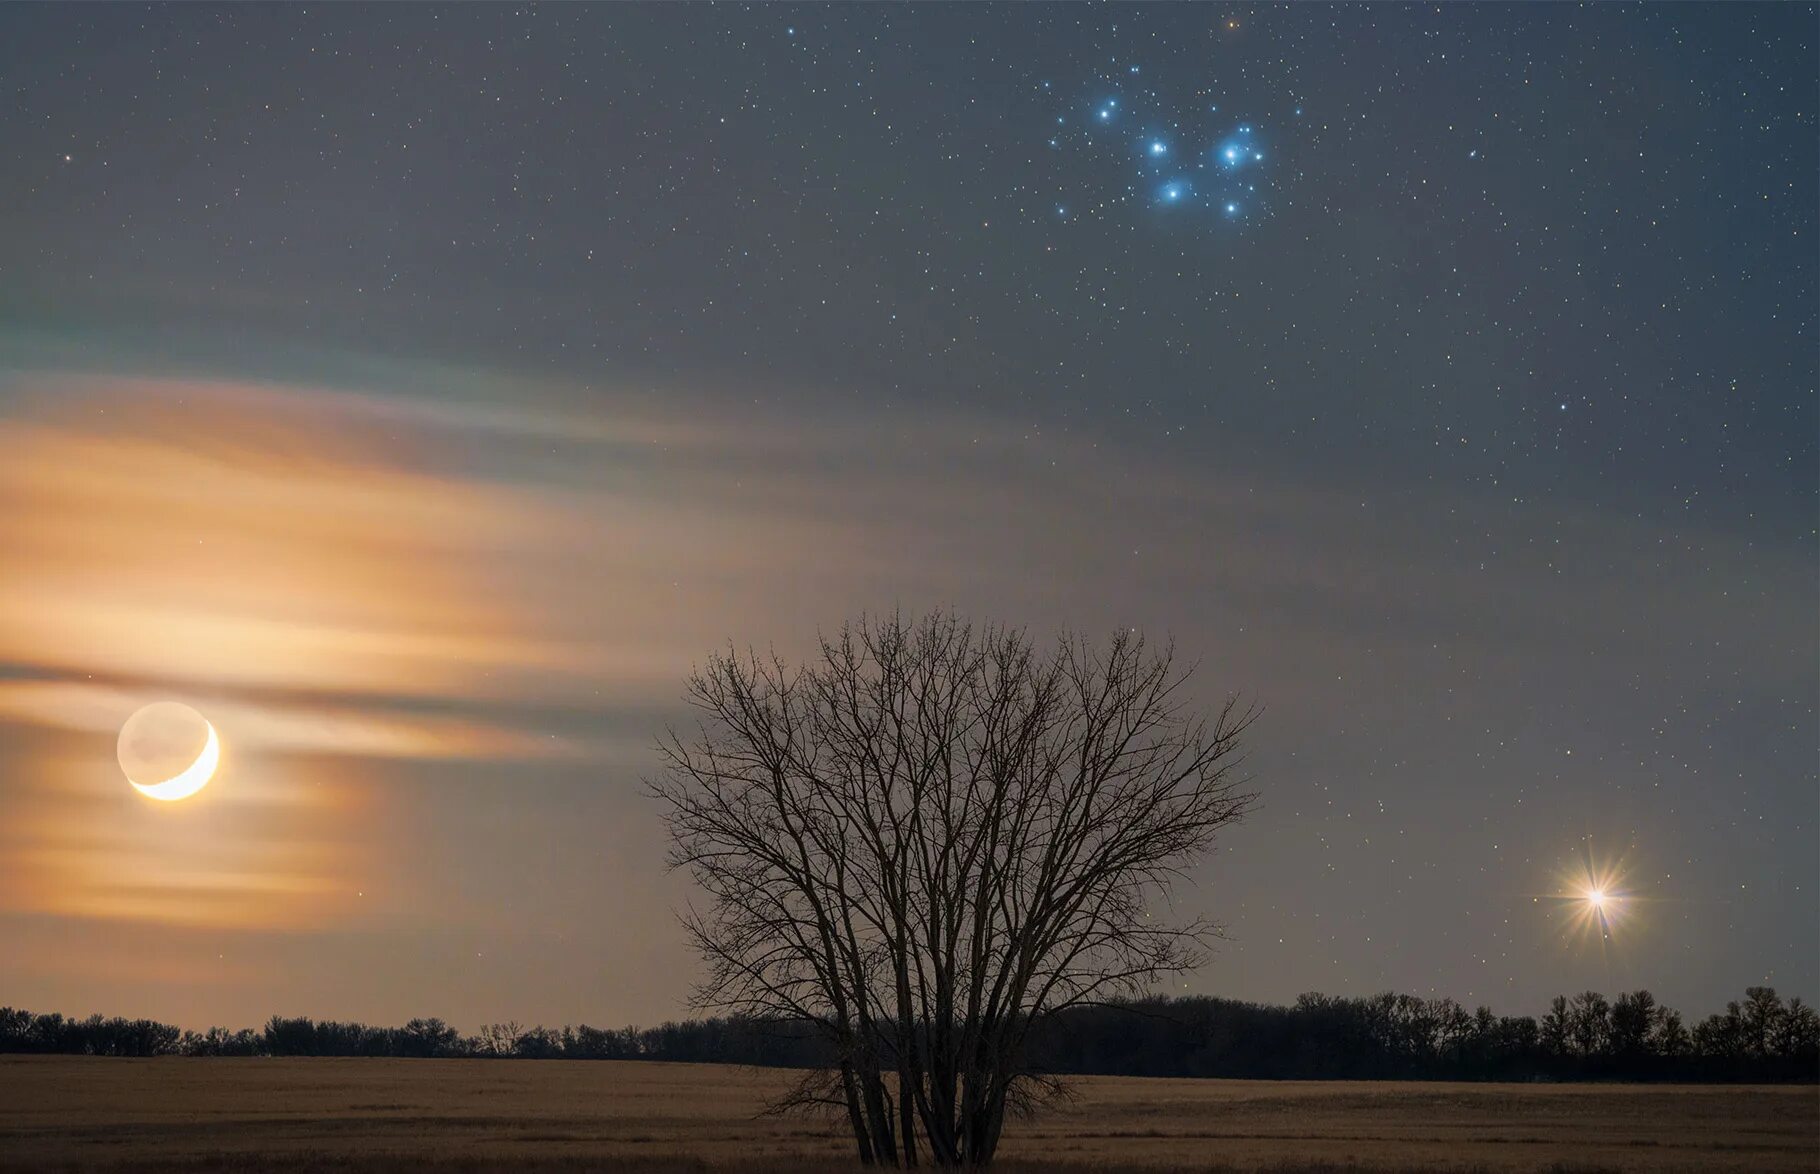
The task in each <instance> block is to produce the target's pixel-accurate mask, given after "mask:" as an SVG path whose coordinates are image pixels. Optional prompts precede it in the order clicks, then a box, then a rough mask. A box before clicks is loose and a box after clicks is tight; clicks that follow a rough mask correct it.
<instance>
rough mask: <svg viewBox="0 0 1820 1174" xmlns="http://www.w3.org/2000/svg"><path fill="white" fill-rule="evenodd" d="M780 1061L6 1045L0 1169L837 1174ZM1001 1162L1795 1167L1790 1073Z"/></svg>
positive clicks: (1113, 1086) (1409, 1092)
mask: <svg viewBox="0 0 1820 1174" xmlns="http://www.w3.org/2000/svg"><path fill="white" fill-rule="evenodd" d="M789 1080H790V1074H789V1073H786V1072H777V1071H764V1070H749V1069H742V1068H732V1067H724V1066H718V1065H685V1064H651V1063H636V1064H634V1063H613V1062H606V1061H602V1062H572V1061H512V1060H496V1061H487V1060H330V1059H324V1060H304V1059H283V1060H272V1059H182V1058H170V1059H157V1060H116V1059H90V1058H82V1057H56V1056H45V1057H36V1056H33V1057H0V1169H4V1170H58V1169H66V1170H68V1169H84V1170H87V1169H95V1170H120V1169H148V1168H149V1169H165V1170H174V1169H207V1170H218V1171H228V1170H253V1169H282V1170H289V1171H302V1170H324V1171H328V1170H333V1171H366V1170H373V1171H378V1170H394V1169H409V1170H457V1169H460V1170H480V1169H495V1168H511V1169H514V1170H521V1171H545V1170H547V1171H556V1170H588V1169H599V1170H607V1171H628V1172H631V1171H637V1172H639V1174H663V1172H667V1171H672V1170H675V1171H682V1170H701V1169H715V1168H741V1169H744V1168H758V1169H764V1170H769V1171H777V1172H782V1171H785V1170H844V1169H846V1168H848V1157H849V1155H850V1152H851V1151H850V1149H849V1143H848V1141H847V1139H846V1138H845V1137H843V1136H842V1134H841V1132H840V1131H839V1130H838V1129H837V1128H836V1127H835V1126H836V1124H837V1123H836V1122H833V1121H822V1120H802V1119H786V1120H778V1119H774V1118H756V1117H755V1114H756V1113H758V1111H759V1110H760V1108H761V1107H762V1105H763V1103H764V1100H765V1098H766V1097H767V1096H768V1095H770V1094H771V1093H773V1092H775V1091H776V1090H777V1089H779V1088H780V1087H782V1086H783V1085H785V1084H787V1083H788V1082H789ZM1075 1087H1076V1092H1077V1096H1076V1097H1075V1098H1074V1099H1072V1100H1071V1101H1068V1102H1065V1103H1063V1104H1061V1105H1059V1106H1057V1107H1055V1108H1052V1109H1050V1110H1049V1111H1047V1112H1044V1113H1043V1114H1042V1115H1040V1116H1039V1117H1037V1118H1035V1119H1033V1120H1030V1121H1025V1122H1019V1123H1017V1124H1016V1125H1014V1126H1013V1128H1012V1131H1011V1132H1010V1134H1009V1137H1008V1140H1007V1141H1006V1144H1005V1148H1004V1157H1005V1159H1006V1163H1005V1164H1006V1165H1007V1166H1008V1167H1010V1168H1013V1169H1024V1170H1035V1169H1041V1170H1056V1169H1075V1168H1078V1169H1083V1170H1085V1169H1093V1170H1102V1171H1105V1170H1149V1171H1161V1170H1209V1169H1214V1170H1226V1169H1232V1170H1276V1171H1284V1172H1288V1171H1301V1170H1309V1171H1315V1170H1320V1171H1328V1170H1369V1171H1379V1170H1383V1171H1388V1170H1415V1169H1419V1170H1486V1171H1503V1170H1548V1169H1555V1170H1562V1171H1607V1170H1609V1171H1645V1170H1647V1171H1658V1170H1685V1171H1694V1170H1701V1171H1707V1170H1736V1171H1777V1170H1788V1171H1795V1170H1801V1171H1808V1170H1815V1169H1817V1168H1820V1090H1816V1089H1815V1088H1814V1087H1813V1086H1811V1085H1810V1086H1804V1087H1761V1086H1754V1087H1730V1086H1728V1087H1717V1086H1697V1087H1690V1086H1646V1085H1508V1084H1505V1085H1466V1084H1389V1083H1383V1084H1377V1083H1275V1082H1252V1081H1187V1080H1141V1079H1129V1078H1115V1077H1084V1078H1081V1079H1079V1080H1078V1081H1077V1082H1076V1086H1075Z"/></svg>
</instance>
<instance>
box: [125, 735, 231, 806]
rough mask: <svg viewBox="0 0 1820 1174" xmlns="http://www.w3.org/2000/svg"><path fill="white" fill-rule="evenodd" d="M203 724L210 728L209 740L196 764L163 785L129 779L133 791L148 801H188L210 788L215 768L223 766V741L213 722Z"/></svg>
mask: <svg viewBox="0 0 1820 1174" xmlns="http://www.w3.org/2000/svg"><path fill="white" fill-rule="evenodd" d="M203 724H204V725H206V726H208V728H209V740H208V741H207V742H205V743H203V746H202V753H200V754H198V755H197V756H196V761H195V762H192V763H190V764H189V765H188V766H186V767H184V768H183V770H181V771H179V772H178V773H177V774H174V775H172V776H171V777H170V778H168V779H165V780H164V781H163V782H162V783H137V782H133V780H132V779H130V778H129V779H127V780H126V781H127V782H129V783H132V784H133V790H135V791H137V792H139V793H140V794H141V795H144V796H145V797H146V798H148V799H163V800H166V801H169V800H171V799H187V798H189V797H190V796H191V795H194V794H195V793H196V792H197V791H200V790H202V788H204V787H206V786H208V783H209V780H210V779H212V778H214V777H215V768H216V767H217V766H219V765H220V764H221V739H219V738H217V737H216V736H215V725H214V723H213V722H208V721H205V722H203Z"/></svg>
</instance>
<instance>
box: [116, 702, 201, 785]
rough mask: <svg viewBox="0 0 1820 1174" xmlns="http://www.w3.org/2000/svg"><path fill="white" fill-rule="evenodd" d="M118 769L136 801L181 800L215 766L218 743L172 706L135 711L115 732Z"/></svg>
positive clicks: (183, 709)
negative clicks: (142, 798) (139, 797)
mask: <svg viewBox="0 0 1820 1174" xmlns="http://www.w3.org/2000/svg"><path fill="white" fill-rule="evenodd" d="M118 751H119V757H120V769H121V770H122V771H124V772H125V774H126V781H127V782H129V783H131V784H132V785H133V789H134V790H136V791H138V792H139V793H140V794H141V795H144V796H146V797H147V798H151V799H161V800H165V801H167V802H168V801H170V800H175V799H187V798H188V797H189V796H191V795H194V794H195V793H196V792H198V791H200V790H202V788H203V787H205V786H207V785H208V782H209V780H210V779H211V778H213V777H214V776H215V768H216V767H218V766H219V765H220V764H221V739H220V738H219V737H218V736H217V735H216V733H215V727H214V726H212V725H210V724H209V722H208V720H207V719H205V718H204V717H203V716H202V715H201V714H200V713H197V712H196V711H195V710H194V709H191V708H190V707H189V706H187V705H183V704H180V703H179V702H175V701H160V702H157V703H155V704H152V705H148V706H146V707H145V708H143V709H141V710H139V711H138V712H137V713H135V714H133V716H132V717H130V718H128V719H127V720H126V724H125V725H124V726H122V727H121V728H120V743H119V746H118Z"/></svg>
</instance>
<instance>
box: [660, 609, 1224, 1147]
mask: <svg viewBox="0 0 1820 1174" xmlns="http://www.w3.org/2000/svg"><path fill="white" fill-rule="evenodd" d="M1190 671H1191V670H1190V669H1188V668H1186V667H1184V666H1181V665H1179V664H1178V663H1177V662H1176V660H1175V657H1174V654H1173V650H1172V649H1171V648H1169V647H1163V648H1160V649H1158V648H1155V647H1153V646H1151V645H1147V644H1146V643H1145V641H1144V639H1143V638H1142V637H1141V636H1139V635H1137V634H1135V633H1133V632H1129V631H1127V632H1122V633H1119V634H1117V635H1115V636H1114V637H1113V638H1112V640H1111V641H1110V643H1109V644H1107V645H1106V646H1105V647H1103V648H1096V647H1094V646H1092V645H1090V644H1088V643H1086V642H1084V641H1081V640H1077V639H1073V638H1067V637H1064V638H1062V639H1059V640H1058V641H1056V642H1055V644H1053V645H1052V646H1050V647H1049V648H1047V649H1038V648H1037V647H1036V646H1035V645H1033V644H1032V642H1031V641H1030V640H1029V639H1028V638H1027V637H1026V636H1025V635H1024V633H1022V632H1020V631H1016V630H1011V629H1005V628H996V627H994V628H983V629H976V628H974V627H972V626H970V625H967V624H965V623H962V622H961V621H959V620H958V619H956V618H955V617H954V616H952V615H948V614H943V613H936V614H933V615H930V616H927V617H924V618H922V619H920V620H906V619H904V618H902V617H892V618H888V619H878V620H867V619H862V620H860V621H859V622H857V623H854V624H849V625H848V626H847V627H845V628H843V629H842V630H841V632H840V633H839V634H838V635H836V636H834V637H832V638H828V639H824V640H823V642H822V644H821V647H820V650H819V654H818V656H817V657H815V658H814V659H812V660H811V661H810V662H809V663H807V664H805V665H802V666H798V667H791V666H789V665H786V664H785V663H784V662H783V661H781V660H780V659H778V658H777V657H775V656H770V657H759V656H756V655H753V654H747V655H746V656H744V657H741V656H739V655H737V654H735V653H732V652H729V653H728V654H726V655H723V656H717V657H714V658H713V659H711V660H710V661H709V662H708V664H707V665H706V667H704V668H703V669H701V670H699V671H698V672H697V673H696V674H695V675H694V676H692V677H691V679H690V681H689V684H688V699H689V701H690V702H691V703H692V705H693V706H694V707H695V709H696V710H697V712H698V724H697V726H696V728H695V729H694V730H693V731H691V732H690V733H689V734H688V735H687V736H684V735H682V734H679V733H677V732H675V731H672V732H671V733H670V734H669V735H668V736H667V737H666V739H665V740H664V742H663V745H662V753H663V757H664V770H663V772H662V774H661V775H660V776H659V777H658V778H657V779H655V780H653V781H652V783H651V789H652V791H653V792H654V793H655V795H656V796H657V797H658V798H659V799H660V800H661V801H662V803H663V804H664V806H665V808H666V816H667V819H668V822H669V826H670V831H671V835H672V837H673V842H674V849H673V852H672V862H673V864H674V865H675V866H676V867H679V868H682V869H685V870H687V871H688V873H689V874H690V875H691V876H692V877H693V878H694V880H695V882H696V883H697V884H698V885H699V887H700V889H701V891H702V894H703V896H704V898H705V900H704V901H703V903H702V904H701V905H700V906H698V907H692V908H691V909H690V910H689V912H688V914H687V915H686V916H685V923H686V925H687V927H688V930H689V933H690V935H691V937H692V939H693V942H694V945H695V947H696V948H697V950H698V951H699V952H700V954H701V955H702V957H703V958H704V959H705V961H706V963H707V967H708V973H707V977H706V978H705V980H704V981H703V982H702V984H701V986H700V988H699V990H698V992H697V1003H698V1005H699V1006H702V1007H705V1008H714V1009H717V1010H721V1011H731V1012H734V1013H736V1014H741V1015H748V1016H753V1017H756V1018H760V1019H772V1020H787V1021H795V1022H800V1023H807V1024H812V1025H814V1026H815V1027H816V1028H818V1029H819V1030H820V1031H822V1032H823V1033H825V1035H826V1037H827V1038H828V1039H829V1040H830V1041H831V1042H832V1043H833V1045H834V1050H835V1054H836V1055H837V1056H838V1057H839V1060H838V1065H837V1067H836V1068H835V1069H833V1070H831V1071H830V1072H828V1073H826V1074H821V1075H820V1076H817V1077H812V1078H811V1079H810V1080H808V1081H806V1082H805V1083H804V1084H803V1086H802V1087H801V1088H800V1089H799V1090H798V1093H797V1095H796V1096H795V1097H794V1098H792V1100H791V1102H790V1104H796V1105H801V1104H827V1105H830V1106H833V1107H835V1108H836V1109H838V1110H840V1111H843V1112H844V1113H845V1114H846V1117H847V1120H848V1122H849V1124H850V1125H851V1127H852V1130H853V1135H854V1140H855V1143H856V1145H857V1147H858V1150H859V1157H860V1160H861V1161H862V1162H865V1163H874V1162H876V1163H880V1164H885V1165H898V1164H900V1163H901V1164H903V1165H905V1166H914V1165H917V1164H918V1162H919V1161H920V1160H927V1161H929V1162H930V1163H932V1164H934V1165H940V1166H956V1165H962V1164H971V1165H983V1164H985V1163H987V1162H990V1161H991V1160H992V1156H993V1154H994V1152H995V1151H996V1149H997V1147H998V1143H999V1137H1000V1132H1001V1130H1002V1128H1003V1125H1004V1121H1005V1115H1006V1112H1007V1109H1008V1108H1010V1109H1015V1108H1017V1107H1018V1106H1020V1105H1022V1104H1026V1103H1030V1102H1032V1101H1033V1100H1035V1099H1037V1098H1039V1097H1040V1096H1041V1095H1042V1094H1043V1093H1044V1092H1045V1091H1046V1090H1047V1087H1048V1086H1046V1084H1045V1083H1044V1082H1043V1081H1042V1080H1041V1079H1040V1078H1038V1077H1037V1076H1036V1075H1035V1074H1033V1073H1031V1072H1030V1071H1028V1069H1027V1068H1026V1067H1025V1065H1024V1063H1023V1044H1024V1040H1025V1037H1026V1035H1027V1033H1028V1032H1029V1031H1030V1030H1031V1028H1032V1027H1033V1026H1035V1025H1037V1024H1038V1023H1040V1022H1041V1021H1042V1020H1043V1019H1045V1018H1047V1017H1049V1016H1052V1015H1055V1014H1056V1013H1058V1012H1060V1011H1062V1010H1064V1009H1066V1008H1069V1007H1073V1006H1078V1005H1081V1004H1086V1003H1093V1002H1102V1001H1105V1000H1107V999H1108V998H1110V997H1113V996H1116V995H1121V994H1132V993H1137V992H1140V991H1142V990H1144V989H1146V988H1148V987H1149V986H1150V985H1151V984H1152V983H1153V982H1154V981H1155V980H1157V979H1158V978H1160V977H1162V976H1165V975H1168V974H1172V973H1178V972H1181V971H1185V970H1188V969H1191V968H1193V967H1195V966H1197V965H1199V964H1200V962H1201V960H1202V959H1203V957H1204V953H1205V948H1206V946H1207V945H1208V944H1209V943H1210V941H1211V940H1212V939H1213V938H1214V937H1215V936H1217V927H1216V926H1214V925H1213V924H1211V923H1209V922H1206V921H1202V920H1193V919H1191V920H1178V919H1174V918H1172V917H1170V916H1169V909H1168V905H1167V897H1168V892H1167V890H1168V886H1169V884H1170V882H1171V881H1173V880H1175V879H1176V878H1177V877H1178V876H1179V875H1180V872H1181V870H1182V869H1183V868H1184V867H1185V866H1186V865H1188V864H1189V863H1191V862H1193V861H1194V860H1196V859H1197V858H1199V857H1200V856H1201V855H1203V854H1204V853H1205V852H1207V851H1208V850H1209V849H1210V848H1211V847H1212V844H1213V841H1214V838H1215V836H1216V834H1217V833H1218V832H1219V831H1220V830H1221V829H1222V828H1224V827H1225V826H1226V825H1227V824H1230V823H1232V822H1234V821H1235V820H1237V819H1239V818H1240V817H1241V816H1242V815H1243V814H1244V812H1245V811H1246V809H1247V808H1248V807H1249V806H1250V804H1251V801H1252V796H1251V795H1250V794H1249V793H1248V792H1247V791H1246V790H1245V789H1244V786H1243V783H1242V781H1241V780H1240V779H1239V778H1237V777H1236V771H1237V767H1238V764H1239V763H1240V761H1241V758H1240V753H1239V750H1240V736H1241V734H1242V733H1243V732H1244V731H1245V729H1246V728H1247V726H1248V725H1249V724H1250V722H1251V721H1252V720H1253V718H1254V716H1255V710H1253V709H1250V708H1245V707H1243V706H1241V705H1240V704H1239V703H1238V702H1236V701H1232V700H1228V701H1227V702H1226V703H1225V704H1224V705H1223V706H1222V707H1221V708H1220V709H1218V710H1217V712H1215V713H1214V714H1213V716H1212V717H1211V718H1208V717H1202V716H1199V715H1197V714H1195V713H1193V712H1191V711H1190V709H1189V708H1188V703H1187V701H1186V697H1185V689H1184V685H1185V682H1186V681H1187V679H1188V677H1189V675H1190Z"/></svg>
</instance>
